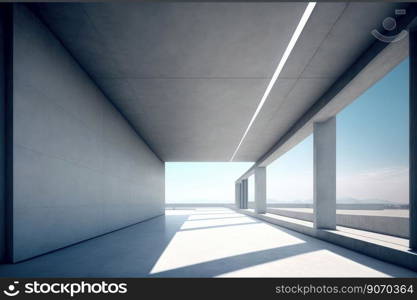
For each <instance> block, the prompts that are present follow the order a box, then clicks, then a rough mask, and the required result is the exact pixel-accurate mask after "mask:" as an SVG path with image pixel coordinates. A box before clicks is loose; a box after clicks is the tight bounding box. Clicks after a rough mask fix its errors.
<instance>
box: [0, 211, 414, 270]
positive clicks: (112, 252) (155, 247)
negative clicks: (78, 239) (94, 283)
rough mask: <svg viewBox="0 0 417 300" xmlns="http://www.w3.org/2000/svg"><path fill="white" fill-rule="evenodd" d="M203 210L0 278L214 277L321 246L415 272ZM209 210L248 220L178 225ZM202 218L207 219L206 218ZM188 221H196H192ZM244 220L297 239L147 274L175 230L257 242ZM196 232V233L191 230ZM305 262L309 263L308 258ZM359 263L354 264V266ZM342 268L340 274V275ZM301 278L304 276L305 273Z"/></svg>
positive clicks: (376, 266) (371, 264)
mask: <svg viewBox="0 0 417 300" xmlns="http://www.w3.org/2000/svg"><path fill="white" fill-rule="evenodd" d="M202 212H203V210H201V211H198V212H197V213H191V212H190V213H188V212H187V213H185V214H181V213H177V212H175V213H170V214H168V215H165V216H161V217H157V218H154V219H151V220H148V221H145V222H142V223H139V224H136V225H133V226H130V227H128V228H125V229H122V230H119V231H115V232H113V233H110V234H107V235H104V236H101V237H98V238H95V239H91V240H88V241H85V242H83V243H80V244H77V245H73V246H71V247H68V248H65V249H61V250H58V251H55V252H52V253H49V254H46V255H43V256H39V257H36V258H34V259H31V260H28V261H25V262H22V263H17V264H14V265H0V277H215V276H219V275H222V274H225V273H228V272H233V271H237V270H241V269H245V268H248V267H252V266H257V265H262V264H265V263H268V262H273V261H278V260H283V259H285V258H289V257H293V256H297V255H302V254H306V253H312V252H315V251H320V250H327V251H330V252H332V253H333V254H336V255H337V256H341V257H343V258H346V259H347V260H350V261H353V262H356V263H358V264H361V265H363V266H364V267H366V268H370V269H373V270H376V271H379V272H381V273H384V274H386V275H389V276H393V277H406V276H411V277H412V276H416V275H417V274H416V273H414V272H411V271H408V270H406V269H403V268H400V267H397V266H394V265H391V264H388V263H384V262H381V261H379V260H376V259H373V258H370V257H367V256H365V255H362V254H360V253H356V252H354V251H351V250H348V249H345V248H342V247H339V246H336V245H333V244H330V243H326V242H323V241H321V240H318V239H315V238H313V237H309V236H306V235H303V234H301V233H297V232H294V231H291V230H288V229H285V228H281V227H279V226H276V225H272V224H269V223H265V222H260V221H259V220H257V219H254V218H251V217H248V216H244V215H241V214H238V213H236V212H235V211H232V210H230V211H229V212H228V211H226V209H224V210H223V211H218V212H212V211H210V210H207V213H202ZM211 214H218V215H219V217H218V218H213V220H216V219H217V222H221V219H228V218H238V217H242V218H244V217H246V218H247V219H246V220H245V221H250V222H246V223H237V224H218V223H216V221H215V222H214V226H206V227H199V228H184V229H181V228H182V227H183V225H184V223H185V222H188V218H189V217H190V216H195V215H205V216H206V217H207V218H209V217H210V215H211ZM222 214H229V215H231V216H230V217H224V218H223V217H222ZM203 220H205V222H207V219H203ZM208 220H212V219H208ZM189 221H194V220H189ZM195 221H197V220H195ZM200 221H201V220H200ZM226 221H227V220H225V222H226ZM191 224H195V222H193V223H191ZM249 224H251V225H254V224H256V225H255V226H261V227H260V228H259V230H265V229H266V227H262V226H270V227H272V228H274V230H277V234H278V233H281V234H282V235H283V236H285V235H289V236H291V237H292V238H294V240H295V239H298V240H299V242H298V243H296V244H291V245H288V244H283V246H280V247H275V248H270V249H261V250H259V251H253V252H247V253H243V254H238V255H232V256H228V257H223V258H219V259H212V260H210V257H207V259H206V261H204V262H200V263H196V264H191V265H187V266H184V267H176V268H175V267H174V268H172V269H169V270H163V271H160V272H156V273H152V274H151V271H152V269H153V268H154V266H155V265H156V264H157V262H158V260H159V259H160V258H161V257H162V256H163V254H164V251H167V249H168V248H169V247H168V245H169V244H170V242H171V241H172V239H173V238H174V236H175V235H176V234H177V233H179V232H189V233H181V234H193V233H192V232H193V230H199V229H207V230H205V231H204V232H205V233H206V234H209V238H208V240H207V242H208V243H209V242H210V238H214V239H216V236H217V232H216V234H213V232H214V231H210V229H213V228H221V227H227V228H228V230H233V228H235V227H237V228H236V229H235V230H234V231H231V232H234V234H235V233H237V232H239V234H241V235H240V239H241V240H240V241H241V242H242V241H243V242H244V243H257V242H259V237H257V236H256V234H255V235H253V234H252V235H251V234H250V231H248V232H249V234H248V232H247V231H245V230H247V229H248V230H249V228H250V226H248V225H249ZM233 226H234V227H233ZM239 226H240V227H239ZM196 234H199V233H198V232H196ZM226 234H228V233H226ZM203 237H204V236H203ZM233 238H236V235H235V236H233V234H232V235H231V238H230V243H231V244H230V245H233V243H235V241H234V240H233ZM180 239H181V238H180ZM227 243H229V242H228V241H227V242H226V243H225V244H224V247H228V245H227ZM180 245H181V246H180V248H175V250H174V251H178V253H174V256H173V257H175V255H178V256H181V257H182V258H184V257H186V255H187V254H186V253H187V252H186V251H185V252H184V249H187V250H189V249H190V247H192V246H193V245H192V244H190V243H189V242H188V243H183V244H180ZM181 247H182V248H181ZM203 247H204V245H203ZM232 249H233V248H232ZM168 250H169V249H168ZM191 250H192V249H191ZM168 252H169V251H168ZM171 261H172V260H171ZM306 263H307V264H308V261H306ZM173 265H175V264H173ZM360 267H361V266H358V268H360ZM335 268H337V266H335ZM342 272H343V271H341V274H343V273H342ZM277 274H279V270H277ZM305 276H309V274H306V275H305Z"/></svg>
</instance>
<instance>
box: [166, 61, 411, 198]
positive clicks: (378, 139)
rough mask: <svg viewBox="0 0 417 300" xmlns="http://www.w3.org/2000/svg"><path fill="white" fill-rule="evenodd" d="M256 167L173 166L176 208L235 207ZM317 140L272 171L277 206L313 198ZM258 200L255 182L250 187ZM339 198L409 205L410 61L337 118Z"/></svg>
mask: <svg viewBox="0 0 417 300" xmlns="http://www.w3.org/2000/svg"><path fill="white" fill-rule="evenodd" d="M251 164H252V163H167V164H166V196H167V197H166V198H167V202H168V203H172V202H233V201H234V200H233V199H234V180H235V179H236V178H238V177H239V176H240V175H241V174H242V173H243V172H244V171H246V170H247V169H248V168H249V167H250V166H251ZM312 172H313V137H312V136H309V137H308V138H307V139H305V140H304V141H303V142H301V143H300V144H298V145H297V146H296V147H294V148H293V149H291V151H289V152H287V153H286V154H284V155H283V156H281V157H280V158H279V159H278V160H276V161H275V162H273V163H272V164H271V165H269V166H268V168H267V174H268V181H267V189H268V191H267V194H268V199H269V200H271V201H273V200H276V201H288V202H292V201H298V200H301V201H307V200H311V199H312V193H313V186H312V183H313V176H312ZM249 187H250V189H249V199H252V198H253V178H250V181H249ZM337 194H338V198H356V199H382V200H389V201H394V202H401V203H404V202H407V201H408V59H407V60H405V61H403V62H402V63H400V64H399V65H398V66H397V67H396V68H394V69H393V70H392V71H391V72H390V73H388V74H387V75H386V76H385V77H384V78H382V79H381V80H380V81H378V82H377V83H376V84H374V85H373V86H372V87H371V88H369V89H368V90H367V91H366V92H365V93H364V94H362V95H361V96H360V97H358V99H357V100H355V102H353V103H352V104H351V105H349V106H348V107H346V108H345V109H344V110H342V111H341V112H340V113H339V114H338V115H337Z"/></svg>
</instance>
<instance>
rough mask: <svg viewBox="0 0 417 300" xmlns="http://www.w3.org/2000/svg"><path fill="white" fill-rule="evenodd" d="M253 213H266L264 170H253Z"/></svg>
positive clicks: (260, 168)
mask: <svg viewBox="0 0 417 300" xmlns="http://www.w3.org/2000/svg"><path fill="white" fill-rule="evenodd" d="M255 212H256V213H257V214H264V213H266V168H265V167H257V168H256V169H255Z"/></svg>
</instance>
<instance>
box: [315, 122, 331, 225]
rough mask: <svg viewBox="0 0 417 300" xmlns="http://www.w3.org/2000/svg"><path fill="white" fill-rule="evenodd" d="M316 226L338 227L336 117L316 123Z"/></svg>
mask: <svg viewBox="0 0 417 300" xmlns="http://www.w3.org/2000/svg"><path fill="white" fill-rule="evenodd" d="M313 189H314V228H323V229H336V118H335V117H332V118H330V119H328V120H327V121H324V122H316V123H314V187H313Z"/></svg>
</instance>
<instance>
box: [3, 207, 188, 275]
mask: <svg viewBox="0 0 417 300" xmlns="http://www.w3.org/2000/svg"><path fill="white" fill-rule="evenodd" d="M188 217H189V215H188V214H186V215H170V216H160V217H156V218H153V219H150V220H148V221H144V222H141V223H138V224H135V225H132V226H130V227H127V228H124V229H121V230H118V231H115V232H112V233H109V234H106V235H103V236H100V237H97V238H94V239H91V240H88V241H85V242H82V243H79V244H76V245H73V246H69V247H67V248H63V249H60V250H57V251H54V252H51V253H48V254H45V255H42V256H38V257H36V258H33V259H30V260H27V261H24V262H21V263H16V264H4V265H0V277H128V276H135V277H146V276H147V275H148V274H149V272H150V271H151V269H152V267H153V266H154V264H155V263H156V262H157V260H158V259H159V257H160V256H161V255H162V253H163V251H164V250H165V248H166V247H167V245H168V244H169V243H170V241H171V239H172V238H173V237H174V235H175V233H176V232H177V231H178V230H180V228H181V226H182V225H183V224H184V222H185V221H186V220H187V219H188Z"/></svg>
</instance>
